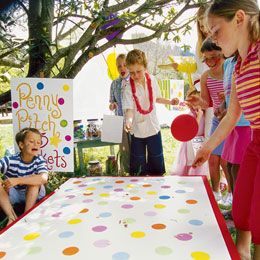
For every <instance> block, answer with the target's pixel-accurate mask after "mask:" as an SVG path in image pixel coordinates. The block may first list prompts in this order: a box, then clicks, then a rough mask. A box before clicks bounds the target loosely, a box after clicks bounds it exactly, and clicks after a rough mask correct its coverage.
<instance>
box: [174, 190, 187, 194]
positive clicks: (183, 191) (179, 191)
mask: <svg viewBox="0 0 260 260" xmlns="http://www.w3.org/2000/svg"><path fill="white" fill-rule="evenodd" d="M175 192H176V193H186V191H185V190H176V191H175Z"/></svg>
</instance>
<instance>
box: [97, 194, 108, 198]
mask: <svg viewBox="0 0 260 260" xmlns="http://www.w3.org/2000/svg"><path fill="white" fill-rule="evenodd" d="M99 196H100V197H103V198H106V197H109V196H110V195H109V194H108V193H101V194H99Z"/></svg>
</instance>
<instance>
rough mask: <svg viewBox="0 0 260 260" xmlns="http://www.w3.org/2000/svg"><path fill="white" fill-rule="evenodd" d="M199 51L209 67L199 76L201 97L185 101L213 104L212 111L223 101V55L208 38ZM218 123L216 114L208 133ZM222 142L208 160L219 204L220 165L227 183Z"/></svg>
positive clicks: (193, 104) (212, 131)
mask: <svg viewBox="0 0 260 260" xmlns="http://www.w3.org/2000/svg"><path fill="white" fill-rule="evenodd" d="M201 53H202V56H203V62H205V63H206V64H207V66H208V67H209V69H208V70H207V71H206V72H204V73H203V74H202V76H201V80H200V81H201V97H200V98H195V97H194V96H192V97H191V98H188V99H187V101H188V102H189V104H190V105H191V106H193V107H194V106H195V107H196V106H201V107H202V108H203V109H206V108H207V107H209V106H211V105H212V106H213V109H214V111H215V110H217V109H218V107H219V106H220V104H221V102H222V101H223V98H224V97H223V93H224V88H223V73H224V70H223V64H224V60H225V59H224V56H223V54H222V51H221V48H220V47H218V46H217V45H216V44H215V43H213V42H212V41H211V40H210V39H207V40H206V41H204V43H203V44H202V47H201ZM218 124H219V120H218V118H217V117H216V116H214V117H213V119H212V125H211V131H210V135H212V134H213V133H214V131H215V129H216V128H217V126H218ZM223 146H224V142H222V143H221V144H220V145H219V146H218V147H216V148H215V149H214V150H213V151H212V153H211V154H210V158H209V161H208V164H209V173H210V180H211V183H212V190H213V193H214V195H215V198H216V201H217V202H218V203H219V204H224V203H225V202H224V201H223V200H222V196H221V192H220V167H221V168H222V170H223V172H224V173H225V176H226V178H227V181H228V183H229V176H228V173H227V162H226V161H225V160H223V159H222V158H221V154H222V150H223ZM228 191H229V192H230V191H231V189H230V185H228Z"/></svg>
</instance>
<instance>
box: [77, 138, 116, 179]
mask: <svg viewBox="0 0 260 260" xmlns="http://www.w3.org/2000/svg"><path fill="white" fill-rule="evenodd" d="M114 145H119V144H117V143H108V142H102V141H101V140H100V139H93V140H79V141H75V142H74V150H75V153H74V160H75V166H76V150H77V153H78V158H79V168H80V171H81V173H83V174H86V175H88V173H87V170H86V167H85V166H84V158H83V149H85V148H93V147H102V146H110V154H111V155H114V154H115V149H114Z"/></svg>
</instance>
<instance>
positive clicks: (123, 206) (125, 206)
mask: <svg viewBox="0 0 260 260" xmlns="http://www.w3.org/2000/svg"><path fill="white" fill-rule="evenodd" d="M133 207H134V206H133V205H131V204H124V205H122V206H121V208H123V209H131V208H133Z"/></svg>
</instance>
